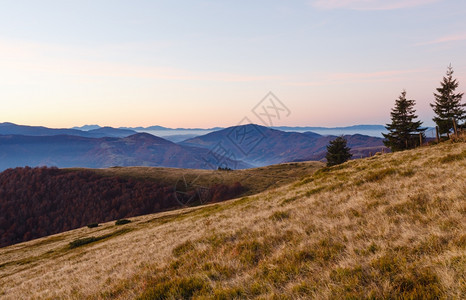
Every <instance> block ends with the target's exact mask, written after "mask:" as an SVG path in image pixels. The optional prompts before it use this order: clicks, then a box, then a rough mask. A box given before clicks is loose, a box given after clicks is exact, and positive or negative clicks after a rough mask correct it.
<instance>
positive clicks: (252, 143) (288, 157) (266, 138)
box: [180, 124, 385, 166]
mask: <svg viewBox="0 0 466 300" xmlns="http://www.w3.org/2000/svg"><path fill="white" fill-rule="evenodd" d="M335 137H336V136H322V135H319V134H316V133H314V132H306V133H298V132H285V131H280V130H277V129H272V128H268V127H264V126H260V125H255V124H248V125H241V126H233V127H229V128H227V129H223V130H219V131H215V132H212V133H209V134H206V135H203V136H198V137H195V138H192V139H188V140H186V141H183V142H181V143H180V144H181V145H185V146H195V147H201V148H210V149H215V147H216V146H217V145H221V146H222V147H223V148H224V149H227V150H228V151H230V152H231V153H232V155H233V156H234V157H235V158H236V159H237V160H241V161H244V162H247V163H250V164H252V165H255V166H264V165H270V164H277V163H283V162H289V161H298V160H321V159H323V158H324V157H325V153H326V146H327V145H328V143H329V141H330V140H332V139H334V138H335ZM345 138H346V139H347V140H348V146H349V147H351V148H353V153H354V154H355V157H361V156H367V155H368V154H369V152H373V153H375V152H376V151H380V149H382V148H385V147H384V145H383V140H382V139H381V138H377V137H371V136H365V135H360V134H358V135H347V136H345Z"/></svg>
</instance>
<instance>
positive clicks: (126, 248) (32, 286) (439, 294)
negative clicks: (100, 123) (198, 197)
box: [0, 142, 466, 299]
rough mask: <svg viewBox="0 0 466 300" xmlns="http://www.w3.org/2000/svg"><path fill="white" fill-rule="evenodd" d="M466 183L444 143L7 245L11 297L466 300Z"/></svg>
mask: <svg viewBox="0 0 466 300" xmlns="http://www.w3.org/2000/svg"><path fill="white" fill-rule="evenodd" d="M465 176H466V143H464V142H462V143H444V144H441V145H437V146H432V147H424V148H421V149H416V150H412V151H405V152H400V153H393V154H386V155H380V156H375V157H372V158H368V159H363V160H355V161H351V162H348V163H345V164H343V165H340V166H336V167H332V168H324V169H322V170H320V171H318V172H316V173H315V174H312V175H309V176H307V177H306V178H303V179H301V180H299V181H296V182H294V183H292V184H290V185H285V186H282V187H279V188H273V187H272V188H270V189H268V190H267V191H265V192H263V193H261V194H259V195H255V196H250V197H243V198H241V199H236V200H230V201H226V202H223V203H218V204H213V205H208V206H203V207H196V208H190V209H183V210H179V211H173V212H166V213H160V214H155V215H148V216H143V217H137V218H133V219H132V222H131V223H129V224H126V225H120V226H117V225H115V224H114V222H112V223H107V224H105V225H103V226H100V227H97V228H92V229H90V228H81V229H78V230H74V231H70V232H66V233H62V234H58V235H55V236H51V237H47V238H43V239H39V240H35V241H30V242H27V243H23V244H18V245H14V246H10V247H6V248H3V249H0V297H4V298H6V299H16V298H25V297H26V298H27V297H34V298H55V297H58V298H64V297H66V298H76V299H81V298H83V297H89V298H90V299H113V298H120V299H126V298H140V299H164V298H168V299H170V298H171V299H179V298H189V297H191V296H195V297H196V298H198V299H201V298H204V299H205V298H207V299H210V298H216V299H230V298H245V297H246V298H274V297H276V298H284V299H286V298H290V299H291V298H293V299H295V298H308V297H313V298H332V299H341V298H351V299H355V298H407V299H419V298H424V299H438V298H440V299H442V298H443V299H464V298H466V274H465V270H466V251H465V250H466V249H465V247H466V221H465V220H466V181H465V180H464V178H465ZM92 237H93V239H90V238H92ZM84 238H87V240H83V239H84ZM77 240H79V241H80V242H82V243H85V242H87V244H84V245H81V246H78V247H72V245H76V244H79V243H76V241H77ZM73 241H75V243H74V244H71V245H70V243H71V242H73ZM79 241H78V242H79Z"/></svg>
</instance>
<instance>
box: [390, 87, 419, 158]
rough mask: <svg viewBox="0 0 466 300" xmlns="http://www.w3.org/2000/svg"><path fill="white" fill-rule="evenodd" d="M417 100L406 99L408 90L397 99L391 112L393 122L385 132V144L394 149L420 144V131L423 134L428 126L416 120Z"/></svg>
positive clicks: (408, 147)
mask: <svg viewBox="0 0 466 300" xmlns="http://www.w3.org/2000/svg"><path fill="white" fill-rule="evenodd" d="M414 105H415V101H414V100H408V99H406V91H405V90H403V91H402V92H401V95H400V96H399V97H398V99H397V100H396V101H395V107H394V108H393V109H392V112H391V113H390V115H391V119H392V123H391V124H387V126H385V128H387V130H388V133H387V134H385V133H383V136H384V137H385V140H384V144H385V146H387V147H389V148H390V149H391V150H392V151H400V150H405V149H410V148H414V147H415V146H416V145H418V144H419V133H421V134H422V135H423V133H424V131H425V130H426V128H421V125H422V122H421V121H415V119H416V118H417V116H416V115H415V112H416V110H415V109H414Z"/></svg>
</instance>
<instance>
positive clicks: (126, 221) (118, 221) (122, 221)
mask: <svg viewBox="0 0 466 300" xmlns="http://www.w3.org/2000/svg"><path fill="white" fill-rule="evenodd" d="M128 223H131V221H130V220H127V219H120V220H117V221H116V222H115V225H124V224H128Z"/></svg>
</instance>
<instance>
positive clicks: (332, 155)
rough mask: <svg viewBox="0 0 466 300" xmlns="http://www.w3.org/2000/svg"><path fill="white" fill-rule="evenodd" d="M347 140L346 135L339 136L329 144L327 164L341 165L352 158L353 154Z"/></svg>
mask: <svg viewBox="0 0 466 300" xmlns="http://www.w3.org/2000/svg"><path fill="white" fill-rule="evenodd" d="M346 145H347V141H346V139H345V138H344V137H342V136H339V137H337V138H336V139H334V140H333V141H330V143H329V144H328V146H327V155H326V156H325V158H326V159H327V166H328V167H330V166H334V165H339V164H342V163H344V162H345V161H347V160H348V159H350V158H351V157H352V156H353V155H352V154H351V153H350V150H351V149H350V148H349V147H347V146H346Z"/></svg>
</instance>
